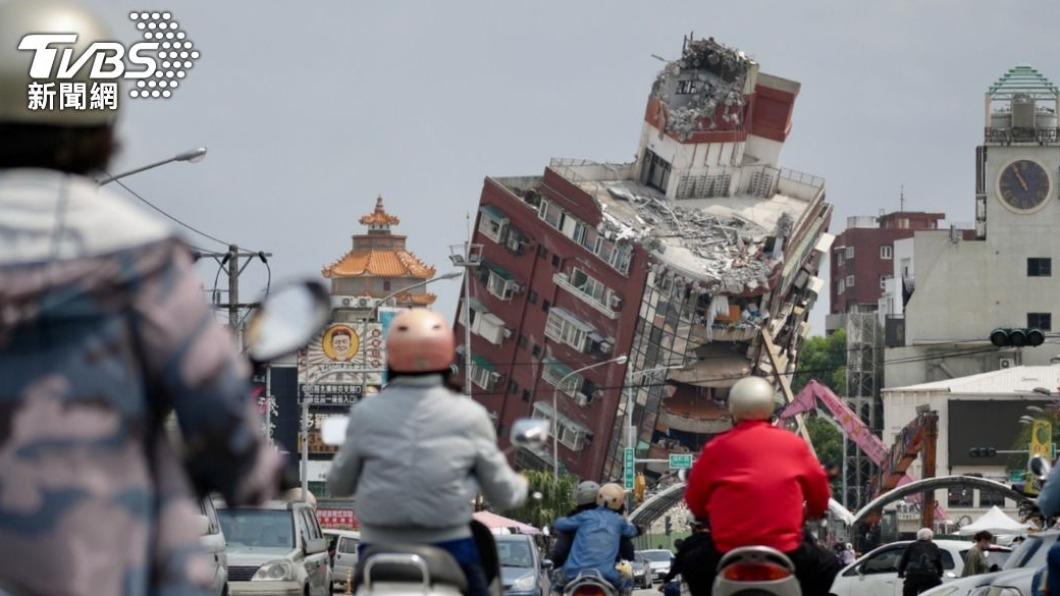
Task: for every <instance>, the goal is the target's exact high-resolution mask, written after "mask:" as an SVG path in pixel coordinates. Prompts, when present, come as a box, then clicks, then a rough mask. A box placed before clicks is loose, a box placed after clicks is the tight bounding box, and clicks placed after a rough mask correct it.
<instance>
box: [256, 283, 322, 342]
mask: <svg viewBox="0 0 1060 596" xmlns="http://www.w3.org/2000/svg"><path fill="white" fill-rule="evenodd" d="M330 318H331V303H330V301H329V299H328V291H327V289H326V288H325V287H324V284H322V283H320V282H319V281H316V280H306V281H301V282H295V283H290V284H285V285H283V286H280V287H279V288H278V289H276V290H274V291H273V292H271V293H270V294H269V295H268V297H266V298H265V300H264V301H263V302H262V303H261V305H260V306H259V307H258V309H257V310H256V311H254V315H253V316H252V317H251V318H250V323H249V324H248V325H247V330H246V335H245V336H244V341H245V343H246V348H247V354H248V355H249V356H250V358H251V360H254V361H255V362H268V361H270V360H275V359H276V358H280V357H282V356H286V355H288V354H292V353H294V352H296V351H298V350H300V349H302V348H303V347H305V345H306V344H307V343H309V342H310V340H312V339H313V337H315V336H316V335H317V334H318V333H320V331H321V329H323V328H324V325H326V324H327V322H328V320H329V319H330Z"/></svg>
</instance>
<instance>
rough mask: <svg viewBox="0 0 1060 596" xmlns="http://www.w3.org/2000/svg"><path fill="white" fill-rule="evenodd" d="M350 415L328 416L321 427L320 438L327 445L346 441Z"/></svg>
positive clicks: (340, 443)
mask: <svg viewBox="0 0 1060 596" xmlns="http://www.w3.org/2000/svg"><path fill="white" fill-rule="evenodd" d="M349 423H350V417H349V416H328V417H327V418H325V419H324V422H323V424H321V427H320V440H321V441H323V442H324V444H325V445H342V444H343V443H345V442H346V427H347V426H348V425H349Z"/></svg>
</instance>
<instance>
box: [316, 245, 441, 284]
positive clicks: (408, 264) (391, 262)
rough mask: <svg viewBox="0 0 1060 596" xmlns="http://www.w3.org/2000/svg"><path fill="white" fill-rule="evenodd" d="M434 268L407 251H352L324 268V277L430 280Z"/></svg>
mask: <svg viewBox="0 0 1060 596" xmlns="http://www.w3.org/2000/svg"><path fill="white" fill-rule="evenodd" d="M435 272H436V271H435V269H434V267H429V266H427V265H425V264H424V263H423V261H420V260H419V258H418V257H416V255H414V254H412V253H411V252H409V251H407V250H351V251H350V252H348V253H346V255H345V256H343V257H342V258H341V259H339V260H338V261H335V262H334V263H332V264H331V265H329V266H327V267H325V268H324V270H323V272H322V274H323V275H324V277H328V278H332V277H416V278H419V279H430V278H432V277H434V274H435Z"/></svg>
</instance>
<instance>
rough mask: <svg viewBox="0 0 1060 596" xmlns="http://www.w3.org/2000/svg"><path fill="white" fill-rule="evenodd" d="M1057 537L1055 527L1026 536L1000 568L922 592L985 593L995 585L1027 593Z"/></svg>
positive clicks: (943, 595)
mask: <svg viewBox="0 0 1060 596" xmlns="http://www.w3.org/2000/svg"><path fill="white" fill-rule="evenodd" d="M1058 537H1060V532H1058V531H1055V530H1054V531H1049V532H1043V533H1041V534H1035V535H1032V536H1028V537H1027V540H1026V541H1024V542H1023V544H1021V545H1019V546H1017V547H1016V548H1015V549H1013V551H1012V554H1011V555H1010V556H1009V558H1008V560H1007V561H1005V565H1004V566H1003V567H1002V570H1001V571H997V572H994V573H984V574H983V575H975V576H972V577H962V578H960V579H957V580H954V581H952V582H950V583H948V584H945V585H942V586H939V587H937V588H933V589H931V590H928V591H927V592H924V595H925V596H927V595H928V594H930V595H932V596H986V595H987V593H988V592H990V591H991V588H996V589H997V590H996V593H997V594H1002V593H1004V594H1006V596H1030V594H1031V581H1032V580H1033V578H1034V574H1035V573H1037V572H1038V570H1039V569H1041V568H1042V567H1043V566H1045V558H1046V556H1047V555H1048V554H1049V549H1050V548H1052V546H1053V545H1054V544H1056V541H1057V538H1058ZM1017 592H1019V593H1018V594H1017Z"/></svg>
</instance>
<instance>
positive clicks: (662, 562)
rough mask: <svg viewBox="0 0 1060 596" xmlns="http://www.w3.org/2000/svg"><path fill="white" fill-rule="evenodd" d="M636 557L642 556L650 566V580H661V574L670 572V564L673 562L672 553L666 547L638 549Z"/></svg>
mask: <svg viewBox="0 0 1060 596" xmlns="http://www.w3.org/2000/svg"><path fill="white" fill-rule="evenodd" d="M637 556H638V557H644V558H645V559H647V560H648V564H649V565H650V566H651V571H652V578H651V581H652V582H657V581H661V580H662V578H663V576H665V575H666V574H667V573H670V565H671V564H672V563H673V560H674V554H673V553H672V552H670V551H668V550H666V549H664V548H663V549H659V548H651V549H647V550H638V551H637Z"/></svg>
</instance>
